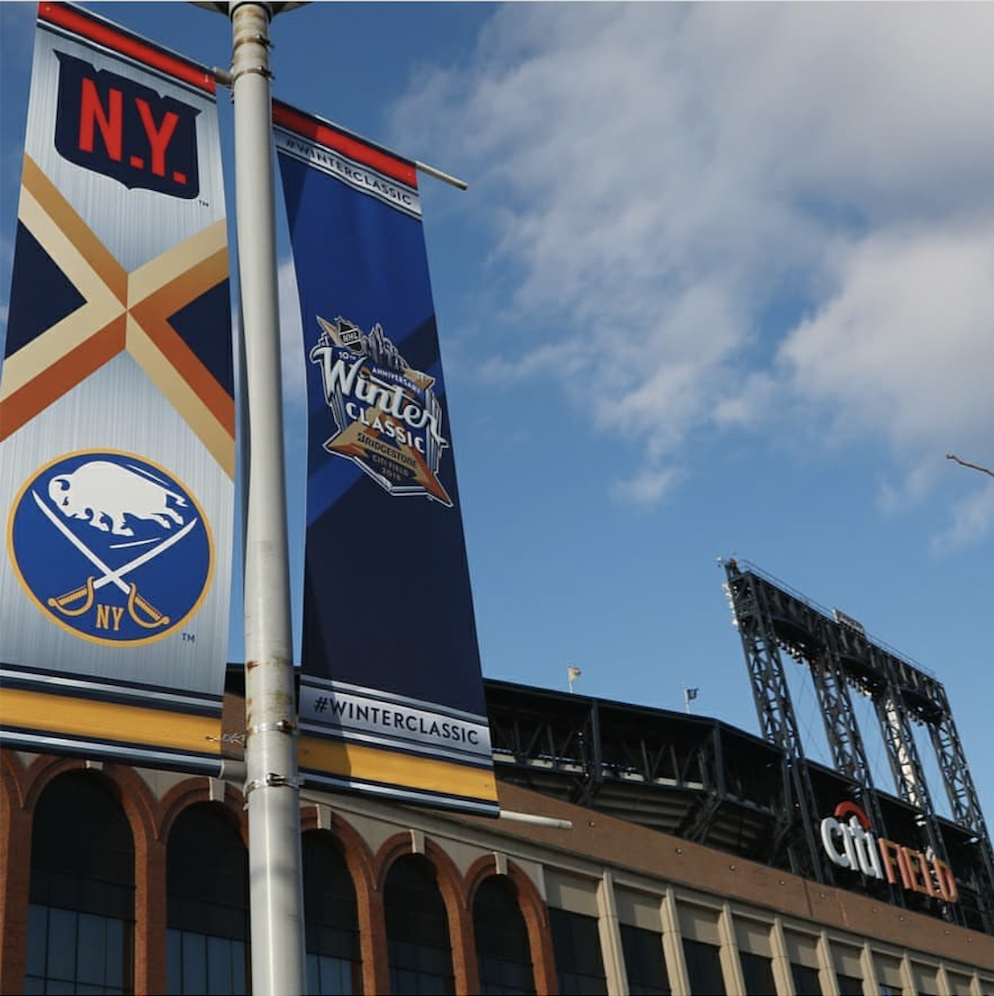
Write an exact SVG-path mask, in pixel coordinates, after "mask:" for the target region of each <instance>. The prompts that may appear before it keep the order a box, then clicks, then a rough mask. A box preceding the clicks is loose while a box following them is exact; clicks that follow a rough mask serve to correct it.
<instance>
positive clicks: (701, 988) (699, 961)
mask: <svg viewBox="0 0 994 996" xmlns="http://www.w3.org/2000/svg"><path fill="white" fill-rule="evenodd" d="M683 957H684V960H685V961H686V963H687V977H688V979H689V980H690V991H691V992H692V993H694V996H725V977H724V975H723V974H722V971H721V949H720V948H719V947H718V945H717V944H706V943H705V942H704V941H692V940H690V939H689V938H687V937H685V938H684V939H683Z"/></svg>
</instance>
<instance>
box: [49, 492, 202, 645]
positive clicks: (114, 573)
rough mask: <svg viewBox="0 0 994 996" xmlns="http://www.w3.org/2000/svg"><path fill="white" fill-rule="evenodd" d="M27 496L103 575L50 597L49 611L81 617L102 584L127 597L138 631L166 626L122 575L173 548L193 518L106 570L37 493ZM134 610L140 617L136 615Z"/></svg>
mask: <svg viewBox="0 0 994 996" xmlns="http://www.w3.org/2000/svg"><path fill="white" fill-rule="evenodd" d="M31 497H32V498H34V500H35V504H36V505H37V506H38V507H39V508H40V509H41V510H42V512H44V514H45V517H46V518H47V519H48V520H49V522H51V523H52V525H54V526H55V528H56V529H58V531H59V532H60V533H62V535H63V536H65V538H66V539H67V540H69V542H70V543H72V545H73V546H74V547H75V548H76V549H77V550H79V552H80V553H81V554H83V556H84V557H86V559H87V560H89V561H90V563H91V564H93V566H94V567H96V568H97V569H98V570H100V571H102V572H103V574H102V575H101V576H100V577H99V578H98V577H96V575H92V574H91V575H90V576H89V577H88V578H87V579H86V582H85V583H84V584H82V585H80V586H79V587H77V588H74V589H73V590H72V591H67V592H66V593H65V594H64V595H60V596H59V597H58V598H50V599H49V600H48V604H49V606H50V607H51V608H53V609H57V610H58V611H59V612H61V613H62V614H63V615H66V616H81V615H82V614H83V613H84V612H86V611H87V610H88V609H89V608H90V607H91V606H92V605H93V597H94V593H95V592H96V591H97V590H98V589H100V588H103V587H104V586H105V585H108V584H113V585H115V586H116V587H117V588H119V589H120V590H121V591H122V592H123V593H124V594H125V595H127V596H128V614H129V615H130V616H131V618H132V619H133V620H134V622H136V623H137V624H138V625H139V626H141V627H142V629H157V628H158V627H159V626H167V625H168V624H169V616H166V615H163V614H162V613H161V612H160V611H159V610H158V609H157V608H156V607H155V606H154V605H152V603H151V602H149V601H147V600H146V599H145V598H143V597H142V596H141V595H139V594H138V585H136V584H135V583H134V582H125V581H124V580H123V579H124V577H125V575H127V574H130V573H131V572H132V571H134V570H136V569H137V568H139V567H141V566H142V565H143V564H147V563H148V562H149V561H150V560H154V559H155V558H156V557H158V556H159V555H160V554H162V553H165V552H166V550H168V549H169V548H170V547H171V546H175V545H176V544H177V543H178V542H179V541H180V540H181V539H183V537H184V536H186V535H187V534H188V533H189V532H190V530H191V529H193V527H194V526H195V525H196V524H197V521H198V520H197V519H195V518H194V519H191V520H190V522H188V523H187V524H186V525H185V526H183V528H182V529H180V531H179V532H177V533H174V534H173V535H172V536H169V537H168V538H167V539H164V540H163V541H162V542H161V543H159V544H158V545H157V546H154V547H152V549H151V550H146V551H145V552H144V553H143V554H141V556H138V557H135V559H134V560H130V561H128V563H126V564H124V565H122V566H121V567H118V568H117V569H116V570H115V569H114V568H112V567H108V566H107V564H105V563H104V561H103V560H102V559H101V558H100V557H99V556H98V555H97V554H95V553H94V552H93V551H92V550H91V549H90V548H89V547H88V546H87V545H86V544H85V543H84V542H83V541H82V540H81V539H80V538H79V537H78V536H77V535H76V534H75V533H74V532H73V531H72V530H71V529H70V528H69V527H68V526H67V525H66V524H65V523H64V522H62V521H60V519H59V517H58V516H57V515H56V514H55V512H53V511H52V510H51V509H50V508H49V507H48V506H47V505H46V504H45V503H44V502H43V501H42V500H41V498H40V497H39V496H38V493H37V492H36V491H35V490H34V489H32V491H31ZM81 598H83V599H85V602H84V603H83V605H82V606H81V607H80V608H75V607H74V608H70V606H72V605H74V603H76V602H78V601H79V600H80V599H81ZM136 609H137V610H140V612H141V613H142V614H143V615H144V617H145V618H142V615H140V614H139V612H138V611H136Z"/></svg>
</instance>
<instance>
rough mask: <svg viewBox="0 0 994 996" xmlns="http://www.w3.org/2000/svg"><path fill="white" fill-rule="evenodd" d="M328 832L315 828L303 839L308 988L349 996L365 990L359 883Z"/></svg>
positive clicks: (309, 991)
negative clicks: (363, 987) (358, 894)
mask: <svg viewBox="0 0 994 996" xmlns="http://www.w3.org/2000/svg"><path fill="white" fill-rule="evenodd" d="M325 836H327V835H326V834H325V833H324V832H322V831H321V830H311V831H308V832H307V833H305V834H304V837H303V852H304V923H305V927H306V936H307V991H308V993H311V994H313V996H318V994H321V993H327V994H329V996H330V994H332V993H340V994H342V996H349V994H351V993H361V992H362V964H361V955H360V953H359V923H358V918H357V915H356V898H355V887H354V886H353V885H352V876H351V875H350V874H349V869H348V866H347V865H346V864H345V859H344V858H343V857H342V856H341V854H339V852H338V850H337V849H336V848H335V847H334V845H332V844H330V843H329V842H327V841H326V840H324V839H322V838H324V837H325Z"/></svg>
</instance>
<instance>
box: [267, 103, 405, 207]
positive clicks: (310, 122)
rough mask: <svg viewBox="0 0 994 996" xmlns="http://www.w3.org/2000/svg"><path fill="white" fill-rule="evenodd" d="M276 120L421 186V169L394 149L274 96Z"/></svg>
mask: <svg viewBox="0 0 994 996" xmlns="http://www.w3.org/2000/svg"><path fill="white" fill-rule="evenodd" d="M273 124H275V125H279V126H280V127H281V128H287V129H288V130H290V131H295V132H296V133H297V134H298V135H303V136H304V138H309V139H310V140H311V141H312V142H318V143H319V144H320V145H323V146H325V147H326V148H328V149H334V150H335V151H336V152H341V154H342V155H343V156H348V157H349V159H352V160H354V161H355V162H358V163H362V164H363V165H364V166H369V167H371V168H372V169H375V170H377V171H378V172H380V173H383V174H384V175H385V176H389V177H392V178H393V179H394V180H399V181H400V182H401V183H406V184H407V185H408V186H409V187H414V188H415V189H417V186H418V171H417V168H416V167H415V165H414V164H413V163H411V162H406V161H405V160H403V159H399V158H398V157H397V156H393V155H390V153H388V152H384V151H383V150H382V149H378V148H376V147H375V146H373V145H369V144H367V143H366V142H364V141H362V140H361V139H358V138H353V137H352V136H351V135H349V134H348V132H344V131H339V130H338V129H337V128H334V127H333V126H332V125H330V124H326V123H325V122H323V121H319V120H318V119H317V118H313V117H311V116H310V115H309V114H304V113H303V111H297V110H295V109H294V108H292V107H289V106H288V105H286V104H281V103H280V102H279V101H276V100H274V101H273Z"/></svg>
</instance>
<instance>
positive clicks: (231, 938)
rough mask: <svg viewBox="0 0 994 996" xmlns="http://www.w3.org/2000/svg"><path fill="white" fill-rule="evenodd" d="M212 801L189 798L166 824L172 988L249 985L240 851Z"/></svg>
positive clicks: (223, 990)
mask: <svg viewBox="0 0 994 996" xmlns="http://www.w3.org/2000/svg"><path fill="white" fill-rule="evenodd" d="M218 809H219V807H218V806H217V804H215V803H209V802H202V803H197V804H196V805H194V806H190V807H189V808H188V809H185V810H183V812H182V813H180V815H179V816H178V817H177V818H176V822H175V823H174V824H173V826H172V829H171V830H170V832H169V841H168V844H167V851H166V882H167V886H166V891H167V893H168V923H169V992H170V993H172V994H182V993H196V994H198V996H199V994H202V993H219V994H232V996H235V994H239V993H247V992H249V988H248V976H249V946H248V937H249V931H248V855H247V854H246V851H245V845H244V844H243V843H242V838H241V837H240V836H239V834H238V832H237V831H236V830H235V829H234V827H232V826H231V824H230V823H229V822H228V821H227V820H226V819H225V818H224V816H223V815H222V814H221V813H220V812H218Z"/></svg>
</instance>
